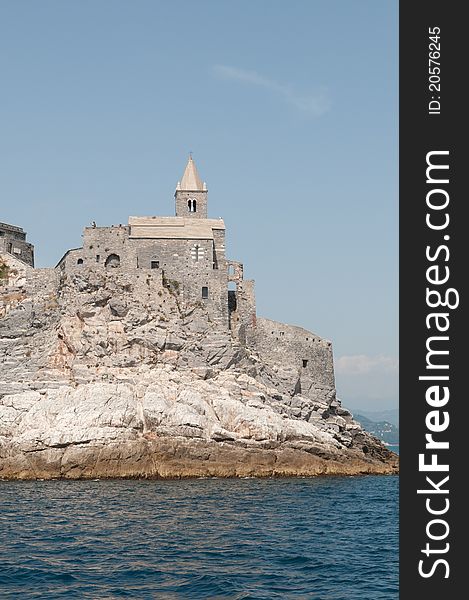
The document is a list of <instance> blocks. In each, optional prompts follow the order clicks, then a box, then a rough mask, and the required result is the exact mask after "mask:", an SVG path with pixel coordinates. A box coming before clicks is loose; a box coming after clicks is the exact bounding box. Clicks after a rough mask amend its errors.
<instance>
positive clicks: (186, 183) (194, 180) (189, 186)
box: [177, 156, 207, 192]
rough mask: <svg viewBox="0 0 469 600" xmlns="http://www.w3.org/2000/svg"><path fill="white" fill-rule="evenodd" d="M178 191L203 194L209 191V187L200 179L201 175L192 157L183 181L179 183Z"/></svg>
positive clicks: (188, 162)
mask: <svg viewBox="0 0 469 600" xmlns="http://www.w3.org/2000/svg"><path fill="white" fill-rule="evenodd" d="M177 189H178V190H184V191H187V192H202V191H205V190H206V189H207V186H206V185H205V183H202V180H201V179H200V177H199V173H198V172H197V167H196V166H195V162H194V161H193V160H192V156H189V160H188V161H187V165H186V169H185V171H184V175H183V176H182V179H181V181H180V182H179V183H178V186H177Z"/></svg>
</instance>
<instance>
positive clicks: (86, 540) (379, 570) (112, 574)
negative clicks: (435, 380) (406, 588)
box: [0, 476, 398, 600]
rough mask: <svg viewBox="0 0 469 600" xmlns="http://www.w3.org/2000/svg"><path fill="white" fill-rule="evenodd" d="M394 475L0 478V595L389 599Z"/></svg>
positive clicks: (394, 541) (393, 569) (394, 567)
mask: <svg viewBox="0 0 469 600" xmlns="http://www.w3.org/2000/svg"><path fill="white" fill-rule="evenodd" d="M397 499H398V478H397V477H396V476H360V477H324V478H311V479H241V480H222V479H196V480H181V481H89V482H84V481H49V482H47V481H35V482H6V481H3V482H0V502H1V514H0V598H2V600H3V599H10V598H15V599H17V598H18V599H21V600H22V599H29V598H45V599H47V600H55V599H59V598H60V599H62V598H66V599H67V600H68V599H74V598H79V599H88V598H90V599H93V600H96V599H99V600H101V599H106V600H108V599H114V598H136V599H139V600H140V599H147V598H148V599H152V600H153V599H163V600H175V599H192V598H193V599H197V600H199V599H200V600H202V599H205V598H209V599H213V600H216V599H220V600H221V599H232V600H247V599H252V600H254V599H258V600H261V599H262V600H273V599H277V598H279V599H285V600H288V599H290V598H291V599H308V600H313V599H314V600H358V599H360V600H394V599H396V600H397V598H398V501H397Z"/></svg>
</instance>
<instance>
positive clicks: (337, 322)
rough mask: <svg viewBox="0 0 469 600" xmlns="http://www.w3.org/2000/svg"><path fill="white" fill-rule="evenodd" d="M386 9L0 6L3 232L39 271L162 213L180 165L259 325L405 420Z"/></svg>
mask: <svg viewBox="0 0 469 600" xmlns="http://www.w3.org/2000/svg"><path fill="white" fill-rule="evenodd" d="M397 23H398V3H397V0H387V1H382V2H376V0H333V1H331V0H293V1H292V2H288V3H287V2H283V1H280V0H278V1H276V0H256V1H255V2H252V1H251V0H249V1H248V0H239V1H238V2H228V1H226V2H220V1H218V0H200V1H199V2H194V1H193V0H191V1H186V0H174V1H171V2H168V1H158V0H136V1H130V0H126V1H123V0H80V1H77V0H41V2H37V1H36V0H18V1H12V0H0V73H1V94H0V221H3V222H7V223H11V224H16V225H19V226H21V227H23V228H24V229H25V230H26V231H27V232H28V239H29V240H30V241H31V242H32V243H34V244H35V246H36V262H37V266H39V267H46V266H54V265H55V264H56V263H57V262H58V260H59V259H60V257H61V256H62V254H63V253H64V252H65V251H66V250H67V249H69V248H74V247H78V246H80V245H81V233H82V229H83V227H85V226H87V225H89V224H90V222H91V221H93V220H94V221H96V223H97V224H98V225H102V226H104V225H112V224H119V223H123V224H124V223H127V219H128V216H129V215H172V214H174V199H173V194H174V189H175V186H176V183H177V181H178V180H179V179H180V178H181V177H182V173H183V170H184V166H185V164H186V161H187V157H188V154H189V152H192V153H193V157H194V161H195V163H196V165H197V168H198V170H199V173H200V175H201V177H202V179H203V180H204V181H206V182H207V186H208V189H209V216H210V217H213V218H217V217H220V216H222V217H223V218H224V220H225V223H226V226H227V237H228V240H227V255H228V257H229V258H231V259H233V260H240V261H242V262H243V263H244V266H245V277H246V278H253V279H255V280H256V294H257V312H258V314H259V315H261V316H265V317H268V318H272V319H276V320H279V321H282V322H286V323H291V324H295V325H300V326H302V327H305V328H307V329H309V330H311V331H313V332H315V333H317V334H318V335H320V336H322V337H324V338H326V339H329V340H331V341H332V342H333V348H334V357H335V365H336V379H337V390H338V396H339V397H340V398H341V399H342V401H343V403H344V405H345V406H347V407H353V408H363V409H367V410H374V409H376V410H381V409H392V408H397V404H398V383H397V382H398V192H397V189H398V150H397V144H398V72H397V60H398V50H397V47H398V46H397V44H398V25H397Z"/></svg>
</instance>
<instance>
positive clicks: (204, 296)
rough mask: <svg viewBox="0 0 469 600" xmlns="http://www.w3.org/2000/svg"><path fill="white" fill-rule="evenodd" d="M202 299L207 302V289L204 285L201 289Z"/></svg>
mask: <svg viewBox="0 0 469 600" xmlns="http://www.w3.org/2000/svg"><path fill="white" fill-rule="evenodd" d="M202 298H203V299H204V300H207V298H208V287H207V286H206V285H204V286H203V287H202Z"/></svg>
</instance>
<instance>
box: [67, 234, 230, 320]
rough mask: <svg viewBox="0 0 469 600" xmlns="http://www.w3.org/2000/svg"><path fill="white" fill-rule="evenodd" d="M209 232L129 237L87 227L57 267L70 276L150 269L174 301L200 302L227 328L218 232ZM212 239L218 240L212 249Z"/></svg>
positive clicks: (131, 274)
mask: <svg viewBox="0 0 469 600" xmlns="http://www.w3.org/2000/svg"><path fill="white" fill-rule="evenodd" d="M215 234H216V240H215V239H214V240H212V239H205V240H186V239H134V238H129V228H128V227H125V226H117V227H96V228H94V227H87V228H86V229H85V230H84V235H83V247H82V248H77V249H74V250H70V251H68V252H67V253H66V254H65V255H64V257H63V258H62V259H61V261H60V262H59V264H58V265H57V267H58V269H59V271H61V272H62V273H67V274H74V275H80V273H83V272H84V271H86V270H87V269H102V270H106V269H119V270H120V271H122V272H123V273H125V274H126V275H127V276H128V277H130V278H131V279H132V278H136V277H137V275H138V273H139V272H141V271H152V272H154V276H158V277H159V278H160V280H161V281H164V282H166V284H167V286H169V287H170V288H171V289H172V291H173V292H174V293H175V294H177V295H178V296H179V299H180V302H183V303H194V302H199V303H201V304H203V305H205V307H206V308H207V311H208V313H209V315H210V317H211V318H212V319H213V320H214V321H217V322H218V323H219V324H220V325H221V327H222V328H223V329H225V330H227V329H228V286H227V272H226V261H225V256H224V243H222V242H224V231H223V230H219V231H216V232H215ZM216 241H218V242H220V248H217V251H216V250H215V244H216ZM215 255H216V257H215ZM215 267H216V268H215Z"/></svg>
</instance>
